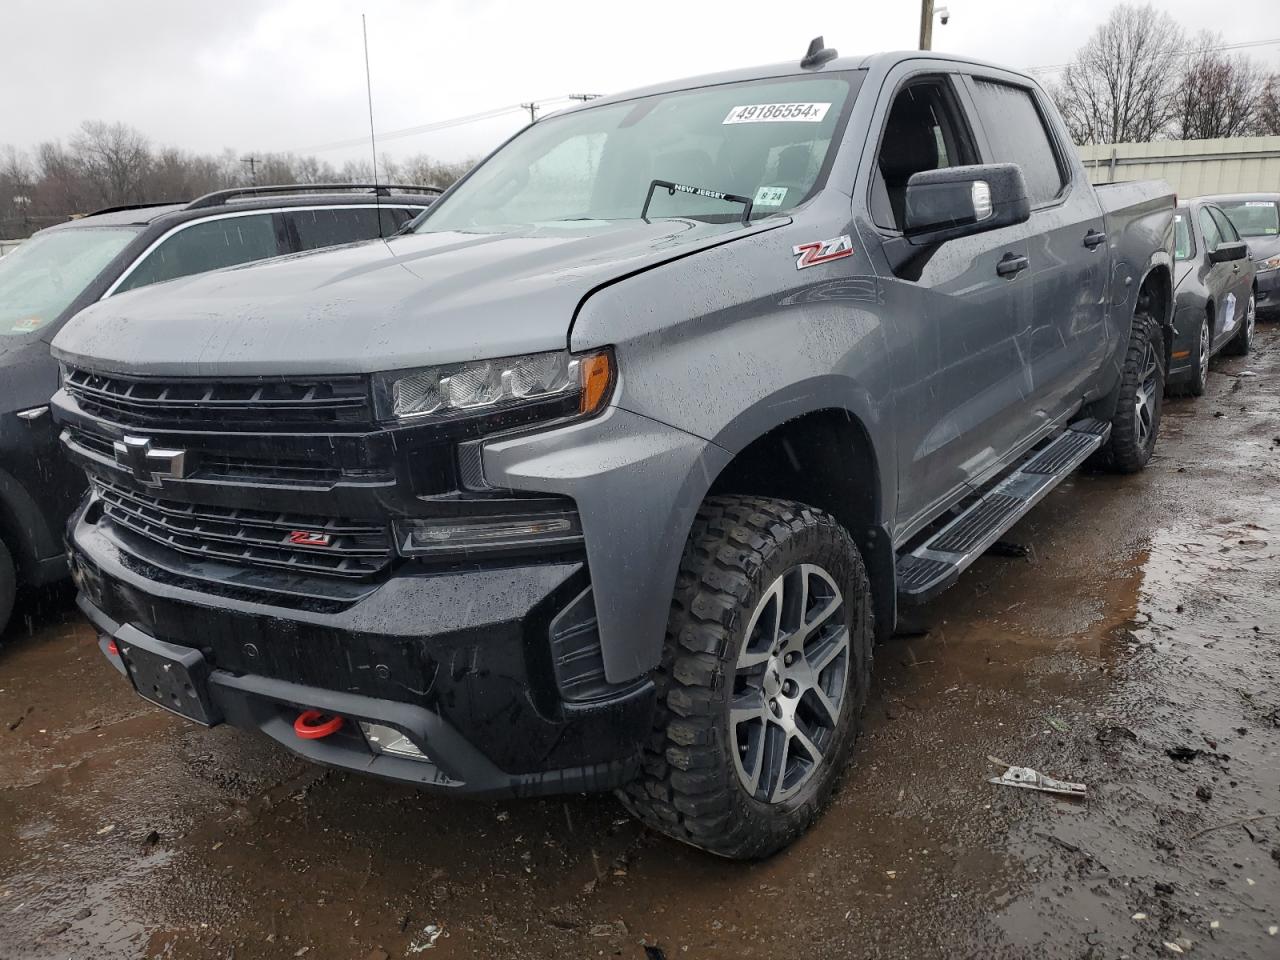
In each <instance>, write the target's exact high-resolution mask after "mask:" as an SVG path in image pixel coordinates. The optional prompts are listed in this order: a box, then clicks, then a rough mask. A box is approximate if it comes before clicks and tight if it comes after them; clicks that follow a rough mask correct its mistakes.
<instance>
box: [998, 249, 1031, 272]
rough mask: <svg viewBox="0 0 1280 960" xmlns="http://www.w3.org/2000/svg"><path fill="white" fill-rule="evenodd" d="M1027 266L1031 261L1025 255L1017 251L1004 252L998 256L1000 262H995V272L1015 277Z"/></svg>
mask: <svg viewBox="0 0 1280 960" xmlns="http://www.w3.org/2000/svg"><path fill="white" fill-rule="evenodd" d="M1029 266H1031V261H1030V260H1028V259H1027V258H1026V257H1025V256H1023V255H1021V254H1018V253H1006V254H1005V255H1004V256H1003V257H1001V258H1000V262H999V263H997V264H996V273H998V274H999V275H1000V276H1002V277H1016V276H1017V275H1018V274H1019V273H1021V272H1022V271H1023V270H1025V269H1027V267H1029Z"/></svg>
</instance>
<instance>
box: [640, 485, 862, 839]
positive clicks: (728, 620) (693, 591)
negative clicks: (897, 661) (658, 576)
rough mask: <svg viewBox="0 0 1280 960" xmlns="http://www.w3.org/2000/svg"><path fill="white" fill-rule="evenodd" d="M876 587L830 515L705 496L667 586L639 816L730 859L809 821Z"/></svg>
mask: <svg viewBox="0 0 1280 960" xmlns="http://www.w3.org/2000/svg"><path fill="white" fill-rule="evenodd" d="M872 626H873V615H872V608H871V589H870V585H869V583H868V580H867V574H866V569H865V567H864V565H863V562H862V557H861V555H860V554H859V553H858V549H857V547H856V546H855V545H854V543H853V541H852V539H851V538H850V536H849V533H848V531H846V530H845V529H844V528H843V527H842V526H840V525H839V524H838V523H837V522H836V521H835V520H834V519H833V518H832V517H831V516H829V515H827V514H825V513H823V512H821V511H819V510H815V509H813V508H812V507H808V506H805V505H803V504H799V503H794V502H791V501H788V500H775V499H766V498H762V497H711V498H708V500H707V501H706V502H705V503H704V504H703V506H702V508H701V509H700V510H699V512H698V518H697V520H696V522H695V523H694V527H693V531H692V532H691V534H690V537H689V541H688V544H687V546H686V548H685V554H684V558H683V560H682V562H681V567H680V574H679V578H678V580H677V583H676V592H675V597H674V599H673V602H672V606H671V617H670V620H669V622H668V628H667V637H666V645H665V650H664V655H663V660H662V665H661V667H660V668H659V671H658V674H657V679H656V682H657V685H658V708H657V714H656V717H655V725H654V732H653V737H652V739H651V741H650V743H649V744H648V746H647V749H646V755H645V760H644V768H643V773H642V775H641V776H640V777H639V778H638V779H637V780H636V781H635V782H633V783H631V784H630V785H628V786H627V787H626V788H625V789H624V790H623V791H622V792H621V797H622V801H623V803H624V804H625V805H626V806H627V808H628V809H629V810H631V812H632V813H634V814H635V815H636V816H637V817H639V818H640V819H641V820H643V821H644V822H645V823H646V824H647V825H648V826H650V827H652V828H653V829H655V830H658V831H661V832H662V833H665V834H667V835H668V836H671V837H674V838H676V839H677V840H682V841H684V842H685V843H689V844H692V845H694V846H697V847H701V848H702V849H704V850H708V851H710V852H712V853H716V854H719V855H721V856H725V857H731V858H734V859H755V858H759V857H765V856H768V855H769V854H771V853H774V852H776V851H778V850H780V849H782V848H783V847H785V846H787V845H788V844H789V843H791V842H792V841H793V840H795V839H796V838H797V837H798V836H800V834H801V833H803V832H804V831H805V829H807V828H808V826H809V825H810V824H811V823H812V822H813V821H814V820H815V819H816V818H817V816H818V814H819V813H820V812H821V810H822V808H823V807H824V806H825V804H826V802H827V800H828V799H829V798H830V796H831V792H832V790H833V789H834V787H835V783H836V781H837V778H838V775H839V773H840V770H841V768H842V766H843V765H844V762H845V760H846V758H847V755H848V752H849V749H850V747H851V746H852V744H853V741H854V740H855V739H856V737H857V733H858V730H859V726H860V722H861V713H862V709H863V706H864V705H865V703H866V697H867V688H868V685H869V681H870V676H871V644H872V636H873V629H872Z"/></svg>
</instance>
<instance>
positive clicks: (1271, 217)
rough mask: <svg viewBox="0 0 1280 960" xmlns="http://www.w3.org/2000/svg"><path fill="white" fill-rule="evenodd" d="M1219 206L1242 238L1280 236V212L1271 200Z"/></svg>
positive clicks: (1235, 202)
mask: <svg viewBox="0 0 1280 960" xmlns="http://www.w3.org/2000/svg"><path fill="white" fill-rule="evenodd" d="M1218 206H1220V207H1221V208H1222V212H1223V213H1225V214H1226V215H1227V218H1228V219H1229V220H1230V221H1231V222H1232V223H1233V224H1234V225H1235V228H1236V231H1237V232H1238V233H1239V234H1240V236H1242V237H1274V236H1276V235H1277V234H1280V210H1277V208H1276V205H1275V203H1274V202H1273V201H1271V200H1236V201H1233V202H1230V203H1219V204H1218Z"/></svg>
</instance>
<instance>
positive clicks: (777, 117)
mask: <svg viewBox="0 0 1280 960" xmlns="http://www.w3.org/2000/svg"><path fill="white" fill-rule="evenodd" d="M830 109H831V104H830V103H744V104H743V105H742V106H740V107H734V108H733V109H732V110H730V111H729V114H728V116H726V117H725V118H724V119H723V120H721V121H720V122H721V124H725V123H821V122H822V119H823V117H825V116H826V115H827V111H828V110H830Z"/></svg>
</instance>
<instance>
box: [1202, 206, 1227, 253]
mask: <svg viewBox="0 0 1280 960" xmlns="http://www.w3.org/2000/svg"><path fill="white" fill-rule="evenodd" d="M1200 232H1201V233H1203V234H1204V245H1205V248H1206V249H1207V250H1208V251H1209V252H1210V253H1213V251H1215V250H1217V249H1218V244H1219V243H1221V242H1222V234H1221V233H1220V232H1219V231H1218V225H1217V224H1216V223H1214V222H1213V217H1212V216H1210V214H1209V208H1208V207H1201V208H1200Z"/></svg>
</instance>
